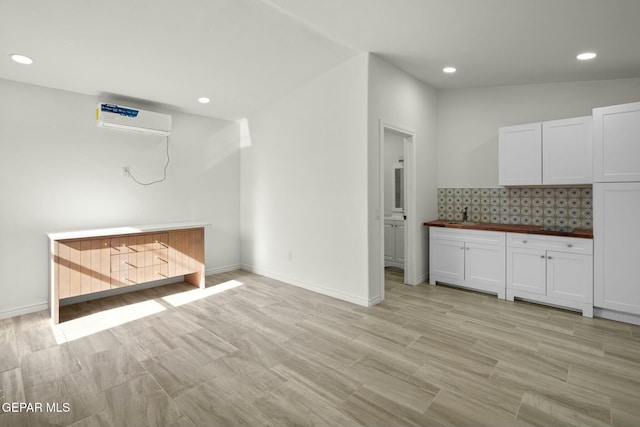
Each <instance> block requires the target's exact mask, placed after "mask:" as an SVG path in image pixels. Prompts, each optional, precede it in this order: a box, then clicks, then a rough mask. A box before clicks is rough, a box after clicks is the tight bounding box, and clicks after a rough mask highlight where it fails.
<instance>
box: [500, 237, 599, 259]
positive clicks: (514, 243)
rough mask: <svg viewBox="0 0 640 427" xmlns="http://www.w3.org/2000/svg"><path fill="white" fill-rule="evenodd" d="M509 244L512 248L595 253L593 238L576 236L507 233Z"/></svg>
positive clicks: (585, 253)
mask: <svg viewBox="0 0 640 427" xmlns="http://www.w3.org/2000/svg"><path fill="white" fill-rule="evenodd" d="M507 246H508V247H510V248H528V249H540V250H552V251H558V252H568V253H574V254H584V255H590V254H593V240H592V239H580V238H576V237H563V236H544V235H539V234H521V233H507Z"/></svg>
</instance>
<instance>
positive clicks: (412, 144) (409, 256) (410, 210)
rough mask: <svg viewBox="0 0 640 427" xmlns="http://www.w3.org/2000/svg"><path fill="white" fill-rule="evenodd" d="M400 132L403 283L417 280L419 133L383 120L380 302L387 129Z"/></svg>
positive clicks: (381, 128) (382, 284) (379, 169)
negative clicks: (402, 206)
mask: <svg viewBox="0 0 640 427" xmlns="http://www.w3.org/2000/svg"><path fill="white" fill-rule="evenodd" d="M387 130H388V131H391V132H393V133H396V134H399V135H400V136H401V137H402V139H403V141H404V142H403V145H404V149H403V151H404V203H405V215H406V217H407V219H406V220H405V223H404V256H405V258H404V260H405V261H404V283H405V284H407V285H413V286H415V285H416V284H417V283H416V265H417V264H416V260H415V254H416V250H415V248H416V239H417V236H418V230H417V226H418V223H417V222H416V220H417V214H416V212H417V210H416V168H415V158H416V155H415V151H416V133H415V132H414V131H413V130H410V129H408V128H406V127H403V126H400V125H397V124H393V123H390V122H386V121H384V120H382V119H381V120H380V126H379V141H380V144H379V147H378V149H379V153H380V155H379V156H378V157H379V159H378V160H379V161H378V194H379V201H380V202H379V203H380V204H379V206H378V212H379V215H378V216H379V221H378V222H379V227H378V233H379V236H380V247H379V252H380V256H379V257H378V263H379V268H378V269H377V270H378V272H379V282H380V301H383V300H384V293H385V291H384V281H385V280H384V174H385V170H384V144H385V141H384V139H385V136H384V133H385V131H387Z"/></svg>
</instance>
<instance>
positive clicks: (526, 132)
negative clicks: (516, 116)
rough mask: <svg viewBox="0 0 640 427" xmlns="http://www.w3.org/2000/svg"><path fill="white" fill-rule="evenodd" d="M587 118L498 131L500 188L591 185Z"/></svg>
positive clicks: (588, 119)
mask: <svg viewBox="0 0 640 427" xmlns="http://www.w3.org/2000/svg"><path fill="white" fill-rule="evenodd" d="M592 124H593V121H592V118H591V116H585V117H576V118H572V119H564V120H553V121H548V122H542V123H530V124H526V125H518V126H509V127H502V128H500V129H499V136H498V144H499V156H500V162H499V163H500V176H499V184H500V185H513V186H517V185H566V184H591V183H592V182H593V173H592V171H593V131H592Z"/></svg>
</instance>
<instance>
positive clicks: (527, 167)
mask: <svg viewBox="0 0 640 427" xmlns="http://www.w3.org/2000/svg"><path fill="white" fill-rule="evenodd" d="M498 154H499V172H500V173H499V184H500V185H536V184H542V123H530V124H526V125H519V126H509V127H501V128H500V129H499V130H498Z"/></svg>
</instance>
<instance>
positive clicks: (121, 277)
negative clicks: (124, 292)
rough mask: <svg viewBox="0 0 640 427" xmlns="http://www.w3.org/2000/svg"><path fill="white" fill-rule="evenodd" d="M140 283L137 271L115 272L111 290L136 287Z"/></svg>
mask: <svg viewBox="0 0 640 427" xmlns="http://www.w3.org/2000/svg"><path fill="white" fill-rule="evenodd" d="M137 283H139V282H138V272H137V270H123V271H114V272H112V273H111V288H112V289H113V288H121V287H123V286H129V285H135V284H137Z"/></svg>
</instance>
